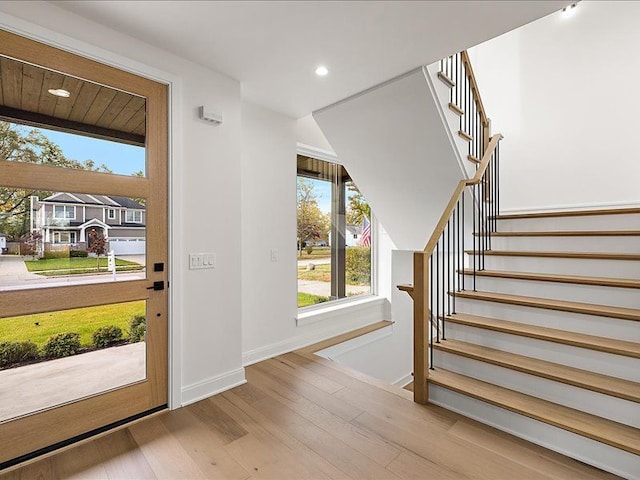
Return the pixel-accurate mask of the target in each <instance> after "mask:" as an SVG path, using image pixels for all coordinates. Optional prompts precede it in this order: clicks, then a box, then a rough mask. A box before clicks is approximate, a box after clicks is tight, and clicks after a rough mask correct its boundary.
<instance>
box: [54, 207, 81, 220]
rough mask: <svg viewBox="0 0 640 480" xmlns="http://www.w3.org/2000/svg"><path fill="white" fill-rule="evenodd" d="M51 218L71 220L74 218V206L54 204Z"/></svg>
mask: <svg viewBox="0 0 640 480" xmlns="http://www.w3.org/2000/svg"><path fill="white" fill-rule="evenodd" d="M53 218H57V219H64V220H73V219H74V218H76V207H73V206H69V205H54V207H53Z"/></svg>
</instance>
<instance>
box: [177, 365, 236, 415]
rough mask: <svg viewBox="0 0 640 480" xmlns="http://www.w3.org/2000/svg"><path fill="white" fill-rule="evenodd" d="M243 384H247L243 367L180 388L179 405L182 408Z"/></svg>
mask: <svg viewBox="0 0 640 480" xmlns="http://www.w3.org/2000/svg"><path fill="white" fill-rule="evenodd" d="M245 383H247V380H246V378H245V376H244V367H240V368H238V369H236V370H231V371H229V372H225V373H222V374H220V375H216V376H215V377H211V378H208V379H206V380H202V381H201V382H197V383H194V384H191V385H187V386H186V387H182V392H181V393H182V399H181V400H182V401H181V402H180V405H181V406H183V407H184V406H186V405H189V404H191V403H195V402H197V401H200V400H203V399H205V398H208V397H212V396H213V395H217V394H218V393H222V392H224V391H226V390H229V389H231V388H233V387H237V386H239V385H244V384H245Z"/></svg>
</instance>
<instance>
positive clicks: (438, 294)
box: [435, 240, 440, 343]
mask: <svg viewBox="0 0 640 480" xmlns="http://www.w3.org/2000/svg"><path fill="white" fill-rule="evenodd" d="M439 247H440V240H438V242H437V243H436V292H435V296H436V315H435V321H436V343H440V258H439V257H440V254H439V250H440V248H439Z"/></svg>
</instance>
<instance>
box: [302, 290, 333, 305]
mask: <svg viewBox="0 0 640 480" xmlns="http://www.w3.org/2000/svg"><path fill="white" fill-rule="evenodd" d="M328 301H329V297H322V296H320V295H311V294H310V293H303V292H298V308H301V307H308V306H309V305H315V304H317V303H323V302H328Z"/></svg>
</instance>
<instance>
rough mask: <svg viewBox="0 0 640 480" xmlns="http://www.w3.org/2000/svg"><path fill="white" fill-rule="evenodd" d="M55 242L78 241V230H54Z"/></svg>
mask: <svg viewBox="0 0 640 480" xmlns="http://www.w3.org/2000/svg"><path fill="white" fill-rule="evenodd" d="M53 243H76V232H53Z"/></svg>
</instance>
